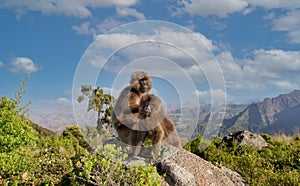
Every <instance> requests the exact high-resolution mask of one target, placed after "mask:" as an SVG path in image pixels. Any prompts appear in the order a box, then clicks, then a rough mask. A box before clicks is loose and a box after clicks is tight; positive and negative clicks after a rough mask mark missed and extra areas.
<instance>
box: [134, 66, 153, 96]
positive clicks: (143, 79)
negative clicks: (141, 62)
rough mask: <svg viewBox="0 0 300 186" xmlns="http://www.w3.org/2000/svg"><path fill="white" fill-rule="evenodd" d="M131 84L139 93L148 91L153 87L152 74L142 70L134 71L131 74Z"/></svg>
mask: <svg viewBox="0 0 300 186" xmlns="http://www.w3.org/2000/svg"><path fill="white" fill-rule="evenodd" d="M130 85H131V87H132V88H133V89H134V90H135V91H137V92H138V93H142V94H144V93H147V92H148V91H149V90H150V89H151V88H152V83H151V78H150V75H149V74H148V73H146V72H142V71H137V72H134V73H133V74H132V75H131V80H130Z"/></svg>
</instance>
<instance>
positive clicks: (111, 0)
mask: <svg viewBox="0 0 300 186" xmlns="http://www.w3.org/2000/svg"><path fill="white" fill-rule="evenodd" d="M137 1H138V0H122V1H121V0H101V1H95V0H85V1H82V0H59V1H54V0H43V1H36V0H26V1H19V0H4V1H3V2H1V3H0V6H3V7H9V8H15V9H16V10H17V12H22V13H24V11H28V10H29V11H37V12H41V13H42V14H49V15H50V14H63V15H66V16H74V17H79V18H86V17H89V16H91V15H92V12H91V9H92V8H99V7H113V6H116V7H119V6H120V7H127V6H128V7H129V6H132V5H134V4H136V3H137ZM20 10H23V11H20Z"/></svg>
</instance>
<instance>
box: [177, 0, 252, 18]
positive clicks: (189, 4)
mask: <svg viewBox="0 0 300 186" xmlns="http://www.w3.org/2000/svg"><path fill="white" fill-rule="evenodd" d="M182 3H183V5H184V9H183V10H184V11H185V12H188V13H189V14H191V15H200V16H207V15H217V16H219V17H226V16H228V14H231V13H234V12H238V11H241V10H243V9H244V8H246V7H247V5H248V3H247V2H246V1H244V0H228V1H214V0H190V1H187V0H184V1H182Z"/></svg>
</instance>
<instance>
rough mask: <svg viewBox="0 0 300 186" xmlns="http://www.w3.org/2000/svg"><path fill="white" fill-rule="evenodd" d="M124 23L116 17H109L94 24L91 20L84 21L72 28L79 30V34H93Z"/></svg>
mask: <svg viewBox="0 0 300 186" xmlns="http://www.w3.org/2000/svg"><path fill="white" fill-rule="evenodd" d="M121 24H123V23H122V22H121V21H119V20H118V19H117V18H115V17H108V18H106V19H105V20H104V22H102V23H101V24H98V25H97V24H95V25H94V24H93V23H91V22H88V21H87V22H83V23H82V24H80V25H74V26H73V27H72V29H73V30H74V31H76V32H77V34H85V35H93V36H95V35H96V34H100V33H105V32H107V31H109V30H111V29H113V28H115V27H117V26H119V25H121Z"/></svg>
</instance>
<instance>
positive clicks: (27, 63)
mask: <svg viewBox="0 0 300 186" xmlns="http://www.w3.org/2000/svg"><path fill="white" fill-rule="evenodd" d="M11 66H12V67H11V68H10V71H11V72H13V73H25V74H30V73H33V72H37V71H38V70H39V68H38V67H37V65H36V64H35V63H34V62H33V61H32V60H31V59H29V58H27V57H17V58H15V59H14V60H13V61H12V62H11Z"/></svg>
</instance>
